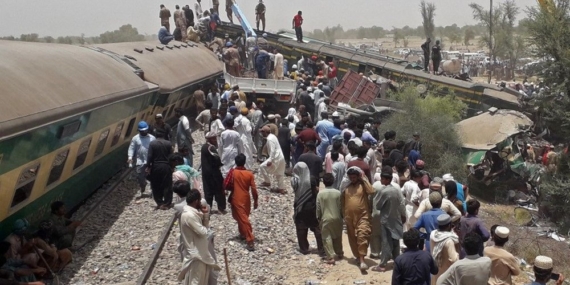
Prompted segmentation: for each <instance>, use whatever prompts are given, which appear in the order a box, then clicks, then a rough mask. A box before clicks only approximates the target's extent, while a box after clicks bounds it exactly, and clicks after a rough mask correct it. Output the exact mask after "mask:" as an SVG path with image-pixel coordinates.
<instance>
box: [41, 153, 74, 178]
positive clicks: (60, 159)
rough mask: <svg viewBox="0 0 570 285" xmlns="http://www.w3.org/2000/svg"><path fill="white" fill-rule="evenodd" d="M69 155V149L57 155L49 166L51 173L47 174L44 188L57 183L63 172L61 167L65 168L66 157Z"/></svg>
mask: <svg viewBox="0 0 570 285" xmlns="http://www.w3.org/2000/svg"><path fill="white" fill-rule="evenodd" d="M68 154H69V148H68V149H66V150H64V151H62V152H60V153H58V154H57V155H56V156H55V158H54V160H53V163H52V164H51V171H50V172H49V178H48V182H47V184H46V186H50V185H51V184H53V183H54V182H56V181H58V180H59V178H60V177H61V173H62V172H63V167H64V166H65V162H66V161H67V155H68Z"/></svg>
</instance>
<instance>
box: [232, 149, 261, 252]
mask: <svg viewBox="0 0 570 285" xmlns="http://www.w3.org/2000/svg"><path fill="white" fill-rule="evenodd" d="M245 161H246V157H245V155H244V154H243V153H240V154H238V155H237V156H236V158H235V162H236V167H235V168H234V169H233V170H232V171H231V172H230V173H231V175H233V177H232V178H231V179H233V184H234V187H233V191H232V193H231V195H230V198H229V199H228V200H229V202H230V204H231V207H232V216H233V218H234V220H236V222H237V224H238V230H239V234H240V238H242V239H245V241H246V242H247V250H249V251H253V250H254V249H255V248H254V245H253V240H254V237H253V230H252V228H251V223H250V222H249V214H250V213H251V198H250V195H249V189H251V195H252V196H253V209H254V210H255V209H257V188H256V186H255V177H254V176H253V172H251V171H250V170H247V169H246V168H245ZM228 175H230V174H228Z"/></svg>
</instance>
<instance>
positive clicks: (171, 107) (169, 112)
mask: <svg viewBox="0 0 570 285" xmlns="http://www.w3.org/2000/svg"><path fill="white" fill-rule="evenodd" d="M174 106H175V105H172V106H170V110H168V116H166V117H167V118H170V116H172V111H174Z"/></svg>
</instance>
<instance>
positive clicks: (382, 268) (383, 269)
mask: <svg viewBox="0 0 570 285" xmlns="http://www.w3.org/2000/svg"><path fill="white" fill-rule="evenodd" d="M370 270H372V271H374V272H386V268H385V267H381V266H380V265H378V266H375V267H372V269H370Z"/></svg>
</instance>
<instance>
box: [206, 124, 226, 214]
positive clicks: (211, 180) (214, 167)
mask: <svg viewBox="0 0 570 285" xmlns="http://www.w3.org/2000/svg"><path fill="white" fill-rule="evenodd" d="M217 138H218V136H217V134H216V133H214V132H212V131H210V132H209V133H207V134H206V143H205V144H204V145H203V146H202V151H201V154H202V157H201V162H202V185H203V187H204V196H205V198H206V202H208V205H210V208H211V207H212V204H213V200H214V197H215V198H216V203H217V204H218V210H219V211H220V212H221V213H222V214H225V213H226V196H225V195H224V192H225V191H224V186H223V182H224V178H223V177H222V171H221V170H220V167H221V166H222V161H221V159H220V156H219V155H218V148H217V147H218V139H217Z"/></svg>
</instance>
